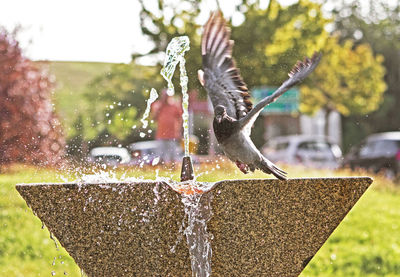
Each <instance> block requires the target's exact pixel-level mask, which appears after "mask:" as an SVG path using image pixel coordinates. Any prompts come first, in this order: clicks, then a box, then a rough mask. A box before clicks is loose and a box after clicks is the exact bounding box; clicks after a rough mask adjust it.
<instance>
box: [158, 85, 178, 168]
mask: <svg viewBox="0 0 400 277" xmlns="http://www.w3.org/2000/svg"><path fill="white" fill-rule="evenodd" d="M151 109H152V111H153V118H154V120H155V121H156V122H157V130H156V139H157V140H158V141H160V148H159V155H160V158H161V160H162V161H163V162H164V163H171V162H175V161H177V160H178V158H179V154H180V153H181V152H182V151H181V149H180V146H179V142H180V140H181V138H182V105H181V102H180V101H178V100H176V99H175V98H174V97H172V96H169V95H168V94H167V90H162V91H161V97H160V99H159V100H158V101H156V102H154V103H153V105H152V108H151Z"/></svg>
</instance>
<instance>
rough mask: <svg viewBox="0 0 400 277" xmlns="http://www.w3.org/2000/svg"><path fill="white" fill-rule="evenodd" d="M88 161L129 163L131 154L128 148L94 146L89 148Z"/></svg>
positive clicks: (114, 164)
mask: <svg viewBox="0 0 400 277" xmlns="http://www.w3.org/2000/svg"><path fill="white" fill-rule="evenodd" d="M88 160H89V162H90V163H94V164H100V165H106V166H117V165H120V164H129V162H130V161H131V156H130V155H129V152H128V149H126V148H123V147H95V148H93V149H92V150H90V154H89V158H88Z"/></svg>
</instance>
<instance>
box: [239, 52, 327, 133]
mask: <svg viewBox="0 0 400 277" xmlns="http://www.w3.org/2000/svg"><path fill="white" fill-rule="evenodd" d="M321 57H322V55H321V53H317V52H315V53H314V54H313V56H312V57H311V59H310V58H308V57H305V58H304V61H298V62H297V63H296V64H295V65H294V67H293V68H292V70H291V71H290V72H289V74H288V75H289V79H287V80H286V81H285V82H283V84H282V85H281V86H280V87H279V88H278V89H277V90H276V91H275V92H274V93H273V94H272V95H270V96H267V97H265V98H264V99H263V100H261V101H260V102H259V103H257V105H255V106H254V108H253V109H252V110H251V111H250V112H249V113H248V114H246V116H244V117H243V118H241V119H240V122H239V124H240V126H241V127H242V128H248V127H249V126H251V125H253V122H254V121H255V119H256V118H257V116H258V114H259V113H260V112H261V110H262V109H263V108H264V107H265V106H267V105H268V104H270V103H272V102H274V101H275V100H276V99H277V98H278V97H279V96H281V95H282V94H283V93H285V92H286V91H287V90H288V89H290V88H291V87H293V86H295V85H297V84H298V83H300V82H301V81H303V80H304V79H305V78H306V77H307V76H308V75H309V74H310V73H311V72H313V71H314V69H315V67H316V66H317V65H318V63H319V61H320V60H321Z"/></svg>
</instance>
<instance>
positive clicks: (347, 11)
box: [329, 0, 400, 145]
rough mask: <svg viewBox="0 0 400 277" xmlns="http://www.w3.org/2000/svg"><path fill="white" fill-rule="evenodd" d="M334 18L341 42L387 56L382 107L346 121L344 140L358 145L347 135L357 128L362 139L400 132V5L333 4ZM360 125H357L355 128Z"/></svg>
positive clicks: (385, 3) (355, 140) (345, 2)
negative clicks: (369, 48) (371, 135)
mask: <svg viewBox="0 0 400 277" xmlns="http://www.w3.org/2000/svg"><path fill="white" fill-rule="evenodd" d="M329 6H330V7H331V12H332V13H333V14H334V15H335V30H337V31H338V34H339V36H340V39H341V40H342V41H344V40H347V39H352V40H354V41H355V44H356V45H358V44H369V45H370V46H371V48H372V50H373V52H374V53H376V54H379V55H382V56H383V57H384V61H383V65H384V66H385V68H386V75H385V82H386V84H387V90H386V91H385V93H384V94H383V101H382V105H380V107H379V109H378V110H377V111H376V112H373V113H370V114H369V115H368V117H363V116H358V115H353V116H350V117H349V118H347V119H346V121H347V122H348V124H347V125H348V128H345V129H344V140H345V142H347V144H348V145H352V144H354V143H356V142H359V139H358V138H356V139H354V137H353V136H350V135H347V134H348V133H350V132H351V130H353V129H354V128H358V129H360V130H362V136H366V135H367V134H370V133H373V132H383V131H398V130H400V129H399V126H400V125H399V122H400V113H399V112H398V107H399V106H400V94H399V89H398V88H399V87H400V78H399V77H398V76H400V67H399V64H400V41H399V39H398V38H399V36H400V29H399V25H400V16H399V14H400V13H399V11H400V5H399V2H398V1H386V0H378V1H372V0H369V1H361V0H356V1H344V0H342V1H330V3H329ZM355 123H357V126H356V125H355Z"/></svg>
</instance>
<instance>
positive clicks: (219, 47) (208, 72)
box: [199, 11, 252, 119]
mask: <svg viewBox="0 0 400 277" xmlns="http://www.w3.org/2000/svg"><path fill="white" fill-rule="evenodd" d="M229 38H230V29H229V28H228V27H227V26H226V22H225V20H224V18H223V17H222V14H221V12H219V11H218V12H213V13H212V14H211V16H210V18H209V20H208V21H207V23H206V25H205V26H204V31H203V36H202V39H201V55H202V57H203V70H204V71H201V70H199V81H200V83H201V84H202V85H203V86H204V87H205V89H206V90H207V93H208V95H209V97H210V99H211V102H212V104H213V106H214V108H215V107H216V106H217V105H222V106H224V107H225V108H226V111H227V114H228V115H229V116H230V117H232V118H235V119H240V118H243V117H244V116H245V115H246V114H247V113H248V112H249V111H250V110H251V108H252V103H251V101H250V94H249V90H248V88H247V86H246V84H245V83H244V82H243V80H242V78H241V76H240V73H239V69H238V68H236V64H235V61H234V59H233V58H232V47H233V41H232V40H230V39H229Z"/></svg>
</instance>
